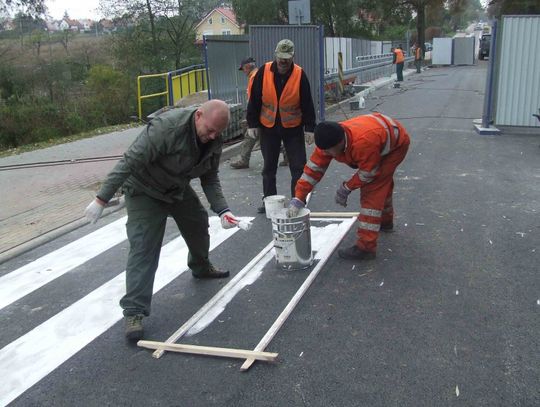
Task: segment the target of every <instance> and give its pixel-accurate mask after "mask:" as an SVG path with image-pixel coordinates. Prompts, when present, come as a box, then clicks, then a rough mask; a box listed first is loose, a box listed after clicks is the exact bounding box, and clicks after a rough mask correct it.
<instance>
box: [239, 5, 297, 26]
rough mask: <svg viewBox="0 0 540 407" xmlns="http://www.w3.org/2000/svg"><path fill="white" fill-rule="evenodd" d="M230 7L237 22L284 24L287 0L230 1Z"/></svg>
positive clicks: (247, 23)
mask: <svg viewBox="0 0 540 407" xmlns="http://www.w3.org/2000/svg"><path fill="white" fill-rule="evenodd" d="M232 7H233V9H234V12H235V14H236V18H237V19H238V21H239V22H241V23H244V24H246V26H249V25H255V24H286V23H287V22H288V19H287V15H288V8H289V6H288V2H287V0H232Z"/></svg>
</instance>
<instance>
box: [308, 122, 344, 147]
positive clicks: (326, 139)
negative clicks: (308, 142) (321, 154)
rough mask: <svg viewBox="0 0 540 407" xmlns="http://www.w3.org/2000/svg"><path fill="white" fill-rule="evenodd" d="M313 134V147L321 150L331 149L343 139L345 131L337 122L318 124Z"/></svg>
mask: <svg viewBox="0 0 540 407" xmlns="http://www.w3.org/2000/svg"><path fill="white" fill-rule="evenodd" d="M314 133H315V145H316V146H317V147H319V148H320V149H321V150H327V149H329V148H332V147H334V146H335V145H337V144H339V143H340V142H341V140H343V139H344V138H345V131H344V130H343V127H341V126H340V125H339V123H337V122H320V123H319V124H318V125H317V126H316V127H315V132H314Z"/></svg>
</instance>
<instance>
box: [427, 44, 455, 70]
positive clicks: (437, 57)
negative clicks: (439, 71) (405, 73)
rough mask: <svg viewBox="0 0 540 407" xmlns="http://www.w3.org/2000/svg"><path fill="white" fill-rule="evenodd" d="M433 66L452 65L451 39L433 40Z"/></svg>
mask: <svg viewBox="0 0 540 407" xmlns="http://www.w3.org/2000/svg"><path fill="white" fill-rule="evenodd" d="M431 61H432V63H433V65H452V38H433V51H431Z"/></svg>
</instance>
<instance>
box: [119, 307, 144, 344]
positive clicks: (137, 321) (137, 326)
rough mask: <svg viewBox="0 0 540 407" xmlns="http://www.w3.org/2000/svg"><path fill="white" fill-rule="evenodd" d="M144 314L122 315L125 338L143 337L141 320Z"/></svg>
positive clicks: (135, 339)
mask: <svg viewBox="0 0 540 407" xmlns="http://www.w3.org/2000/svg"><path fill="white" fill-rule="evenodd" d="M143 318H144V315H141V314H137V315H129V316H127V317H124V321H125V328H126V338H127V339H129V340H131V341H138V340H139V339H141V338H142V337H143V334H144V328H143V324H142V320H143Z"/></svg>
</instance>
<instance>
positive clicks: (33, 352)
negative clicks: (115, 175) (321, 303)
mask: <svg viewBox="0 0 540 407" xmlns="http://www.w3.org/2000/svg"><path fill="white" fill-rule="evenodd" d="M244 219H246V220H251V219H252V218H244ZM125 221H126V219H125V217H124V218H121V219H118V220H116V221H114V222H112V223H110V224H108V225H106V226H103V227H102V228H100V229H99V230H97V231H95V232H92V233H89V234H88V235H86V236H83V237H81V238H80V239H77V240H75V241H73V242H71V243H69V244H67V245H65V246H63V247H61V248H59V249H57V250H54V251H52V252H50V253H48V254H46V255H44V256H42V257H40V258H38V259H36V260H34V261H32V262H30V263H28V264H26V265H24V266H22V267H20V268H18V269H16V270H13V271H11V272H9V273H7V274H5V275H4V276H2V277H0V319H1V318H2V309H3V308H5V307H7V306H9V305H10V304H13V303H14V302H16V301H17V300H19V299H22V298H23V297H24V296H26V295H28V294H30V293H33V292H35V291H36V290H47V284H48V283H50V282H52V281H54V280H56V279H60V278H62V276H64V275H65V274H66V273H69V272H70V271H72V270H75V269H76V268H77V267H78V266H80V265H82V264H84V263H85V262H88V261H90V260H91V259H93V258H95V257H97V256H100V255H101V254H102V253H104V252H105V251H107V250H109V249H111V248H112V247H114V246H116V245H118V244H120V243H122V242H123V241H124V240H126V233H125V227H124V225H125ZM209 224H210V226H209V233H210V250H214V249H215V248H216V247H218V246H219V245H221V244H222V243H223V242H225V241H226V240H228V239H230V238H232V237H233V236H234V235H235V234H236V233H238V232H239V229H238V228H234V229H227V230H225V229H222V228H221V224H220V220H219V218H218V217H211V218H210V220H209ZM338 227H339V223H328V224H326V225H323V226H322V227H313V226H312V236H315V238H314V239H312V246H313V250H314V251H315V252H318V251H320V249H321V248H323V247H326V246H328V244H329V242H331V241H332V239H334V236H335V232H336V230H337V228H338ZM317 229H320V230H319V231H317ZM187 256H188V249H187V246H186V244H185V241H184V240H183V239H182V238H181V237H178V238H175V239H173V240H171V241H170V242H168V243H167V244H165V245H164V246H163V248H162V251H161V256H160V261H159V266H158V271H157V273H156V279H155V283H154V293H156V292H158V291H159V290H161V289H162V288H164V287H165V286H167V285H168V284H169V283H171V282H172V281H173V280H175V279H176V278H177V277H179V276H180V275H182V274H183V273H184V272H186V271H187V270H188V269H187V266H186V264H187ZM260 257H261V259H260V260H259V261H258V262H257V264H256V267H254V268H253V269H252V270H250V271H249V272H248V273H246V274H245V276H243V277H242V281H241V283H239V284H236V285H234V289H231V290H230V291H229V292H227V293H226V295H224V296H223V297H222V298H220V300H219V301H217V302H216V303H215V304H213V305H212V307H210V308H209V309H208V310H207V312H206V313H205V315H204V316H202V318H200V319H199V320H198V321H197V323H196V324H194V325H193V326H192V327H191V329H190V330H189V332H187V335H188V336H190V335H194V334H196V333H198V332H200V331H202V330H203V329H205V328H206V327H207V326H208V325H209V324H211V323H212V321H213V320H214V319H215V318H216V317H217V316H218V315H219V314H220V313H221V312H222V311H223V310H224V309H225V307H226V306H227V303H228V302H229V301H231V299H232V298H233V297H234V296H236V295H237V294H238V293H239V292H240V291H241V290H242V288H243V287H245V286H246V285H250V284H253V283H255V281H256V280H257V279H258V277H259V276H260V275H261V274H262V273H263V269H264V266H265V265H266V264H267V263H269V262H270V261H271V260H272V258H273V257H274V255H273V251H270V252H268V253H266V254H264V256H260ZM315 258H316V259H317V256H315ZM124 290H125V271H122V272H121V273H119V274H118V275H116V276H114V277H113V278H112V279H110V280H109V281H107V282H106V283H104V284H102V285H101V286H99V287H97V288H96V289H94V290H93V291H91V292H89V293H88V294H86V295H85V296H84V297H82V298H80V299H79V300H77V301H75V302H74V303H73V304H71V305H69V306H67V307H66V308H64V309H62V310H61V311H60V312H58V313H57V314H56V315H54V316H52V317H51V318H49V319H47V320H45V321H43V322H42V323H40V324H39V325H37V326H35V327H34V328H33V329H31V330H30V331H28V332H26V333H24V334H23V335H21V336H19V337H18V338H16V339H15V340H13V341H12V342H10V343H8V344H7V345H5V346H4V347H3V348H2V349H0V377H2V378H3V380H2V381H1V383H0V406H5V405H8V404H9V403H10V402H12V401H13V400H15V399H16V398H17V397H19V396H20V395H21V394H23V393H24V392H25V391H27V390H28V389H29V388H31V387H32V386H33V385H35V384H36V383H37V382H39V381H40V380H41V379H43V378H44V377H45V376H47V375H48V374H50V373H51V372H52V371H54V370H55V369H56V368H57V367H59V366H60V365H61V364H62V363H64V362H65V361H67V360H68V359H69V358H71V357H72V356H73V355H75V354H76V353H77V352H79V351H80V350H81V349H83V348H84V347H85V346H87V345H88V344H90V343H91V342H92V341H93V340H94V339H95V338H97V337H98V336H99V335H101V334H103V333H104V332H105V331H107V330H108V329H109V328H111V327H112V326H113V325H115V324H116V323H117V322H118V321H119V320H120V319H121V318H122V312H121V309H120V307H119V305H118V302H119V300H120V298H121V297H122V295H123V294H124ZM9 322H10V323H14V322H12V321H9Z"/></svg>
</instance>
